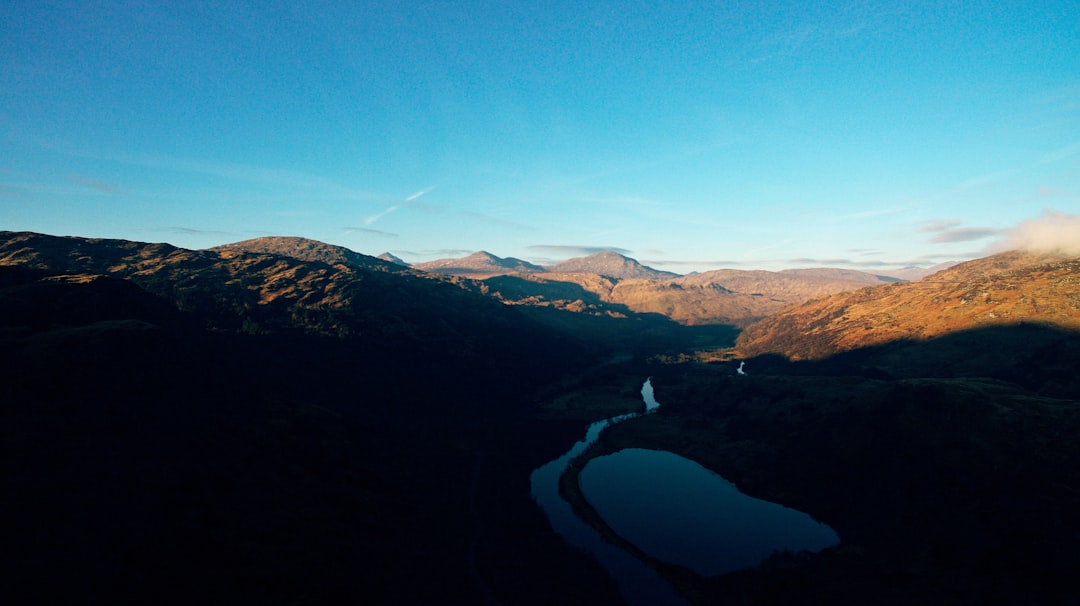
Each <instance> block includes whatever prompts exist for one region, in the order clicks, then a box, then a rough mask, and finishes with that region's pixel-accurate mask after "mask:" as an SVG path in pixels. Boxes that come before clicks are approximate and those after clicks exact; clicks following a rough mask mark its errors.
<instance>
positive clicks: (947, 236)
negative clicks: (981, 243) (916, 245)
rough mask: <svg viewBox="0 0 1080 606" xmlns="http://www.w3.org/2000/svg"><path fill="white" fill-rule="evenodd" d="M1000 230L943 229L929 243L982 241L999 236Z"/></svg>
mask: <svg viewBox="0 0 1080 606" xmlns="http://www.w3.org/2000/svg"><path fill="white" fill-rule="evenodd" d="M1001 231H1002V230H1000V229H995V228H992V227H958V228H955V229H944V230H941V231H939V232H937V234H935V235H934V236H933V237H932V238H930V240H929V242H931V243H932V244H950V243H953V242H971V241H973V240H982V239H985V238H992V237H994V236H996V235H999V234H1000V233H1001Z"/></svg>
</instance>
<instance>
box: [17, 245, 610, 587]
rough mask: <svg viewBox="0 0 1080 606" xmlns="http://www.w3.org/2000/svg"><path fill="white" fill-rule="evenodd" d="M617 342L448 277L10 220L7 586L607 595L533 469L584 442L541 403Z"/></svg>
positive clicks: (605, 584)
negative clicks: (561, 329)
mask: <svg viewBox="0 0 1080 606" xmlns="http://www.w3.org/2000/svg"><path fill="white" fill-rule="evenodd" d="M275 244H280V242H278V243H275ZM600 345H604V343H603V342H600ZM583 354H584V355H583ZM610 355H611V352H610V350H606V349H605V350H604V351H602V352H600V353H598V354H596V355H592V354H587V352H584V350H583V349H582V347H581V345H580V344H579V342H578V341H577V340H576V339H572V338H570V336H569V335H567V334H565V333H557V332H556V331H553V330H552V329H551V328H550V326H546V325H541V324H538V323H537V322H535V321H534V320H532V319H531V318H530V317H529V316H528V315H525V314H522V313H520V310H518V309H515V308H513V307H509V306H506V305H502V304H500V303H498V302H496V301H493V300H492V299H490V298H488V297H484V296H482V295H479V294H477V293H475V292H470V291H469V290H466V289H464V288H461V287H459V286H457V285H455V284H452V283H450V282H448V281H446V280H433V279H430V278H426V277H419V276H414V275H412V274H410V273H394V272H388V271H385V270H383V269H380V268H375V269H368V268H364V267H359V266H356V265H353V264H351V263H334V264H327V263H325V262H323V261H302V260H299V259H297V258H295V257H292V256H286V255H282V254H276V253H275V254H267V253H254V252H248V251H244V250H237V249H235V248H226V249H222V250H200V251H193V250H185V249H181V248H177V247H174V246H170V245H168V244H153V243H140V242H129V241H124V240H105V239H91V238H75V237H56V236H47V235H42V234H33V233H12V232H0V383H2V384H3V386H4V395H3V397H2V398H0V418H2V419H3V422H2V423H0V452H2V456H0V493H2V494H4V495H5V497H4V499H3V504H2V505H0V509H2V510H3V513H4V515H5V517H7V518H8V519H11V520H19V523H18V524H16V525H15V527H12V528H10V529H9V531H8V532H5V536H4V545H5V552H4V553H5V554H6V555H7V556H9V557H5V558H4V567H5V573H6V578H7V579H8V581H6V582H5V589H4V593H5V595H6V596H9V597H11V598H14V599H16V601H20V602H33V601H44V602H51V603H73V602H77V601H80V600H85V599H87V598H86V596H93V597H92V598H91V601H92V602H98V601H100V602H102V603H104V602H110V603H146V602H153V603H170V604H182V603H191V602H192V601H197V600H198V599H200V598H199V597H198V596H200V595H201V596H204V597H205V595H210V594H212V595H214V596H215V598H217V599H225V600H230V601H231V600H233V599H254V600H256V601H258V602H259V603H263V604H295V603H300V602H309V601H310V602H315V603H382V604H390V603H395V604H397V603H406V604H430V603H479V602H483V601H484V595H485V592H490V591H492V589H490V588H491V587H495V590H496V591H498V593H499V595H500V599H502V600H504V601H505V602H506V603H529V602H530V600H531V601H534V602H533V603H554V602H557V601H559V599H560V596H562V595H563V592H565V591H566V590H567V588H571V591H573V592H574V593H575V594H578V595H591V596H594V597H595V601H596V603H608V602H610V601H612V600H613V599H615V598H614V595H615V592H614V589H613V588H612V587H611V585H610V582H607V581H605V580H604V576H603V574H602V572H600V571H599V569H598V567H597V565H596V564H595V563H592V562H590V561H589V560H588V559H587V558H586V557H584V556H582V555H580V554H576V553H574V552H573V550H572V549H570V548H568V547H566V546H565V545H563V544H562V542H561V540H560V539H559V538H558V537H557V536H554V535H553V534H552V533H551V532H550V528H549V527H548V525H547V521H546V520H545V519H544V518H543V516H542V514H541V513H540V512H538V511H537V510H536V507H535V503H534V502H533V501H532V499H531V498H530V496H529V491H528V488H527V478H528V474H529V473H530V471H531V470H532V469H534V468H536V467H537V466H539V465H541V464H542V463H543V462H544V461H546V460H547V459H549V458H551V457H553V456H556V454H557V453H558V451H559V450H560V449H561V448H562V442H563V441H564V438H565V439H569V436H570V434H571V433H576V431H577V428H576V426H571V425H570V424H567V423H566V422H565V421H564V422H563V423H562V424H560V423H558V422H551V421H544V420H542V419H537V418H534V417H532V416H530V415H532V414H533V411H534V408H535V398H537V397H538V394H540V393H544V392H546V391H548V390H551V389H552V385H559V384H560V380H561V379H562V378H563V377H566V376H572V375H574V374H575V373H579V372H580V371H581V369H582V368H589V367H591V366H593V365H595V364H597V363H598V361H599V360H600V359H601V357H600V356H610ZM575 425H576V424H575ZM480 480H482V481H480ZM480 537H483V538H482V540H481V539H480ZM519 550H520V551H519ZM506 553H521V554H526V555H525V556H523V558H525V559H522V558H515V559H514V562H513V564H512V567H513V568H511V566H510V565H505V564H503V562H506V557H505V554H506ZM15 554H17V555H15ZM523 561H526V562H529V563H532V562H539V563H542V562H548V563H549V564H542V565H538V566H531V565H530V566H524V567H522V566H521V563H522V562H523ZM57 570H63V571H65V572H64V577H65V580H64V582H63V583H56V582H55V574H56V571H57ZM476 570H482V571H483V573H484V576H483V577H480V580H479V581H478V580H477V577H476V575H475V574H474V573H475V571H476ZM357 571H364V573H363V574H357ZM178 579H189V580H190V579H199V582H198V583H197V584H196V585H192V584H190V583H188V582H186V581H182V580H178ZM553 580H554V583H553ZM162 592H167V593H168V595H166V594H164V593H162ZM21 597H27V598H28V599H26V600H21V599H18V598H21Z"/></svg>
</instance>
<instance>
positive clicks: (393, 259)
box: [377, 252, 409, 267]
mask: <svg viewBox="0 0 1080 606" xmlns="http://www.w3.org/2000/svg"><path fill="white" fill-rule="evenodd" d="M377 258H379V259H382V260H383V261H387V262H389V263H394V264H395V265H401V266H402V267H408V266H409V264H408V263H406V262H405V261H404V259H402V258H401V257H398V256H395V255H392V254H390V253H388V252H384V253H383V254H381V255H379V256H378V257H377Z"/></svg>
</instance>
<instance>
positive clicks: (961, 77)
mask: <svg viewBox="0 0 1080 606" xmlns="http://www.w3.org/2000/svg"><path fill="white" fill-rule="evenodd" d="M346 4H350V5H354V6H352V7H349V8H346V7H344V6H343V5H346ZM514 4H517V3H506V2H479V1H462V2H445V3H442V2H440V3H415V2H385V3H383V2H374V1H370V0H367V1H364V2H352V3H344V2H302V3H298V2H281V3H278V2H269V1H265V2H250V3H236V2H233V3H227V2H218V1H215V2H192V1H185V2H177V3H168V2H161V3H158V2H149V3H144V2H123V3H121V2H95V3H89V2H70V3H66V2H61V3H52V2H42V1H40V0H37V1H33V2H23V1H19V0H7V1H6V2H4V3H2V4H0V229H6V230H31V231H39V232H45V233H51V234H58V235H81V236H93V237H113V238H125V239H132V240H141V241H153V242H160V241H164V242H170V243H173V244H176V245H178V246H183V247H188V248H203V247H208V246H214V245H217V244H222V243H226V242H232V241H237V240H243V239H247V238H252V237H256V236H261V235H298V236H305V237H309V238H314V239H318V240H322V241H325V242H331V243H334V244H340V245H343V246H346V247H348V248H351V249H353V250H356V251H358V252H363V253H368V254H379V253H382V252H384V251H390V252H393V253H394V254H396V255H398V256H400V257H402V258H403V259H405V260H406V261H409V262H421V261H427V260H432V259H435V258H440V257H448V256H462V255H464V254H467V253H470V252H474V251H476V250H480V249H484V250H488V251H490V252H492V253H494V254H496V255H499V256H504V257H505V256H513V257H519V258H523V259H526V260H529V261H533V262H538V263H552V262H556V261H559V260H563V259H566V258H569V257H573V256H580V255H582V254H586V253H589V252H594V251H596V250H616V251H618V252H621V253H623V254H627V255H629V256H632V257H634V258H637V259H639V260H640V261H642V262H644V263H647V264H649V265H651V266H654V267H657V268H659V269H666V270H670V271H675V272H678V273H687V272H689V271H694V270H705V269H715V268H719V267H733V268H741V269H751V268H763V269H779V268H784V267H804V266H823V265H827V266H839V267H851V268H855V269H866V270H871V271H878V270H880V269H882V268H887V267H892V266H904V265H912V264H920V265H928V264H932V263H936V262H940V261H945V260H963V259H968V258H972V257H976V256H981V255H983V254H986V251H988V250H990V248H989V247H991V246H992V245H993V244H994V243H995V242H997V241H999V240H1001V239H1003V238H1004V237H1005V235H1006V232H1007V230H1009V229H1011V228H1013V227H1014V226H1016V225H1018V224H1019V223H1021V222H1022V221H1025V220H1030V219H1034V218H1036V217H1040V216H1047V215H1046V214H1047V213H1048V212H1051V211H1054V212H1056V213H1059V215H1054V216H1060V215H1063V216H1064V217H1066V218H1075V217H1074V215H1076V214H1077V213H1078V212H1080V3H1077V2H1076V0H1069V1H1065V2H1025V3H1001V2H997V1H989V2H912V3H907V2H900V3H897V2H883V3H880V4H878V3H869V2H850V3H848V2H829V3H820V4H821V6H819V7H816V8H813V7H808V6H806V4H808V3H805V2H789V3H785V2H714V3H690V2H685V1H678V2H663V1H660V0H649V1H647V2H617V3H589V4H587V5H585V6H582V3H580V2H561V1H558V0H548V1H546V2H542V3H541V2H536V3H520V4H521V6H513V5H514ZM1014 4H1015V5H1014ZM508 5H510V6H508Z"/></svg>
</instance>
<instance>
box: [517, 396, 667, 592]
mask: <svg viewBox="0 0 1080 606" xmlns="http://www.w3.org/2000/svg"><path fill="white" fill-rule="evenodd" d="M641 395H642V398H643V399H644V400H645V413H640V412H633V413H628V414H624V415H618V416H615V417H611V418H610V419H604V420H602V421H597V422H595V423H593V424H592V425H589V427H588V429H587V430H586V431H585V438H584V439H582V440H581V441H579V442H577V443H576V444H574V445H573V447H571V448H570V450H568V451H566V453H565V454H563V455H562V456H561V457H559V458H557V459H555V460H554V461H551V462H549V463H547V464H545V465H544V466H542V467H539V468H537V469H536V470H535V471H533V473H532V476H531V478H530V479H531V484H532V496H533V499H535V500H536V503H537V504H538V505H539V506H540V508H541V509H543V510H544V513H546V514H547V517H548V520H549V521H550V522H551V527H552V528H554V529H555V532H557V533H559V535H560V536H561V537H562V538H563V540H565V541H566V542H567V543H570V544H571V545H573V546H575V547H577V548H579V549H583V550H584V551H586V552H587V553H590V554H592V555H593V557H595V558H596V559H597V560H598V561H599V562H600V564H601V565H602V566H603V567H604V568H605V569H607V571H608V574H610V575H611V576H612V578H613V579H615V582H616V583H617V584H618V586H619V591H620V593H621V594H622V596H623V599H624V600H626V603H627V604H629V605H630V606H638V605H640V606H650V605H653V604H655V605H657V606H661V605H665V604H672V605H674V604H679V605H683V604H686V601H685V600H683V599H682V598H681V597H680V596H679V595H678V594H677V593H676V592H675V590H674V589H673V588H672V587H671V585H670V584H668V582H667V581H666V580H664V578H663V577H661V576H660V574H659V573H658V572H656V570H654V569H653V568H651V567H650V566H648V565H647V564H645V563H644V562H642V561H641V560H639V559H638V558H636V557H635V556H633V555H631V554H629V553H627V552H626V551H623V550H622V549H621V548H619V547H616V546H615V545H613V544H611V543H609V542H607V541H606V540H605V539H604V537H603V536H601V534H600V533H599V532H598V531H597V530H596V529H595V528H593V527H592V526H590V525H589V524H587V523H586V522H585V521H584V520H582V519H581V518H579V517H578V516H577V514H575V513H574V508H573V507H572V506H571V505H570V503H568V502H567V501H566V499H564V498H562V495H560V494H559V478H560V477H562V475H563V474H564V473H566V469H567V467H569V466H570V462H571V461H573V460H574V458H575V457H577V456H579V455H580V454H581V453H583V452H585V449H586V448H588V447H589V446H590V445H592V443H593V442H595V441H596V439H597V438H599V437H600V433H601V432H603V431H604V429H606V428H607V427H609V426H611V425H614V424H615V423H619V422H622V421H625V420H627V419H632V418H634V417H639V416H641V415H642V414H647V413H649V412H652V411H654V410H656V408H657V407H658V406H659V404H658V403H657V402H656V400H655V398H654V397H653V388H652V382H651V380H647V381H645V385H643V386H642V388H641Z"/></svg>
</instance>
